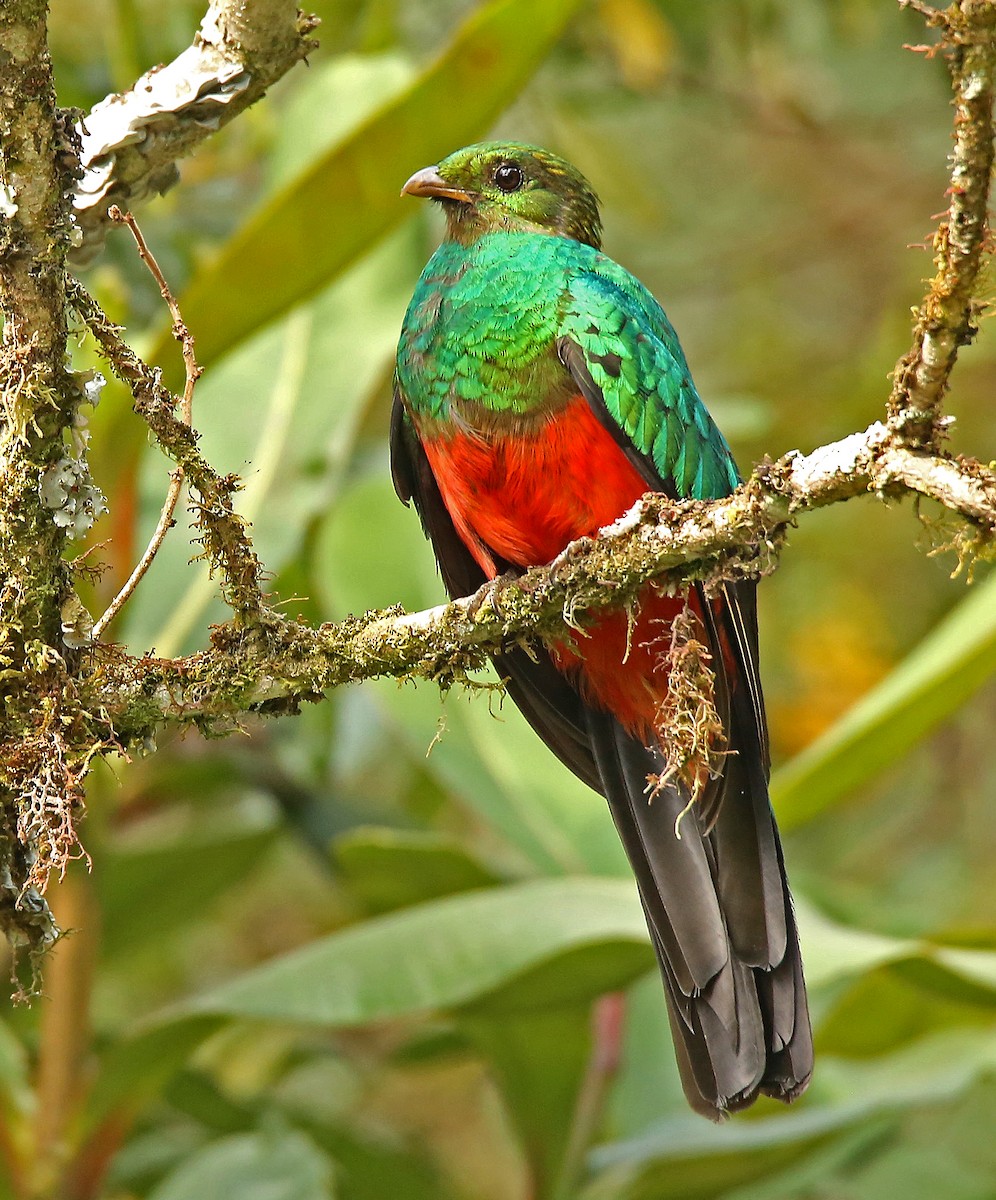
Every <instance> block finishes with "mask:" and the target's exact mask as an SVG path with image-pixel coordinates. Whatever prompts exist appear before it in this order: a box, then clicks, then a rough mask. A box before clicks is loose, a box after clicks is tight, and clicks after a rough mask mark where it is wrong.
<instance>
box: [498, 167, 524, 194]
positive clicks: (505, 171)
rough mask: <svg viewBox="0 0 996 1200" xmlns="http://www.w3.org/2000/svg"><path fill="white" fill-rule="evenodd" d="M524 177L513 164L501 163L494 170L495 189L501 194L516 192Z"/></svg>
mask: <svg viewBox="0 0 996 1200" xmlns="http://www.w3.org/2000/svg"><path fill="white" fill-rule="evenodd" d="M524 178H525V176H524V175H523V174H522V171H521V170H520V169H519V168H518V167H517V166H516V165H515V163H508V162H506V163H501V164H500V165H499V166H498V167H496V168H495V187H496V188H499V189H500V190H501V191H503V192H517V191H518V190H519V188H520V187H522V183H523V180H524Z"/></svg>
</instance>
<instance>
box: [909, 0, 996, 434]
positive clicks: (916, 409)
mask: <svg viewBox="0 0 996 1200" xmlns="http://www.w3.org/2000/svg"><path fill="white" fill-rule="evenodd" d="M900 4H901V5H902V6H903V7H915V8H917V10H918V11H919V12H921V13H923V14H924V15H925V16H926V19H927V22H928V24H930V25H934V26H937V27H939V28H940V29H941V30H942V33H943V40H942V42H941V48H942V49H944V50H945V52H946V53H947V54H948V57H949V62H950V67H951V76H952V84H953V90H954V107H955V118H954V150H953V152H952V155H951V167H952V169H951V183H950V186H949V188H948V195H949V196H950V197H951V200H950V205H949V207H948V212H947V215H946V217H945V218H944V220H942V221H941V223H940V224H939V225H938V227H937V231H936V233H935V234H934V268H935V274H934V278H933V279H932V280H931V283H930V289H929V291H928V292H927V295H926V296H925V297H924V299H923V302H922V303H921V305H920V307H919V309H918V310H917V313H916V319H915V324H914V329H913V345H912V346H911V347H910V349H909V351H908V352H907V353H906V354H905V355H904V356H903V357H902V358H901V359H900V360H899V362H898V363H897V365H896V370H895V375H894V385H893V389H892V395H891V397H890V398H889V420H890V424H891V425H892V427H893V428H894V429H896V430H897V431H899V432H901V433H902V434H903V436H904V438H905V439H906V440H907V441H908V442H909V443H910V444H913V445H923V446H928V447H933V448H936V447H937V445H938V444H939V442H940V440H941V438H942V436H943V432H944V424H943V421H942V420H941V419H940V406H941V401H942V400H943V398H944V394H945V392H946V391H947V388H948V380H949V378H950V375H951V370H952V368H953V367H954V364H955V359H956V358H957V355H958V348H959V347H960V346H965V345H967V344H968V343H969V342H971V341H972V339H973V338H974V337H975V334H976V333H977V331H978V319H979V317H980V315H981V313H982V311H983V309H984V308H985V307H986V306H985V304H984V303H982V302H980V301H978V300H976V299H975V297H974V293H975V286H976V281H977V279H978V275H979V268H980V266H981V264H982V261H983V257H984V255H985V253H987V252H990V251H991V250H992V247H991V245H990V242H989V188H990V179H991V176H992V168H993V90H994V61H996V49H994V38H996V5H994V4H993V3H992V0H959V2H958V3H956V4H952V5H951V7H950V8H948V9H945V10H943V11H940V10H935V9H927V8H925V7H923V6H920V5H916V4H913V3H912V0H900Z"/></svg>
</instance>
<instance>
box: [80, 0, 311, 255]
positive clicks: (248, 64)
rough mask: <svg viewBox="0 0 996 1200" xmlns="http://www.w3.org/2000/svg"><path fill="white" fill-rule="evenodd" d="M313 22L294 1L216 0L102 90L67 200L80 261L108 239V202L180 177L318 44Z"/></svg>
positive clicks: (134, 198) (136, 196)
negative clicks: (156, 62) (186, 36)
mask: <svg viewBox="0 0 996 1200" xmlns="http://www.w3.org/2000/svg"><path fill="white" fill-rule="evenodd" d="M317 25H318V21H317V19H316V18H315V17H311V16H307V15H305V14H304V13H302V12H301V11H300V10H299V9H298V8H297V5H296V4H295V3H294V0H253V3H252V4H246V3H244V0H212V3H211V5H210V7H209V8H208V11H207V14H206V15H205V17H204V20H203V21H202V22H201V27H200V30H199V31H198V33H197V35H196V37H195V38H194V41H193V44H192V45H191V46H190V47H189V48H188V49H186V50H184V52H183V53H182V54H181V55H180V56H179V57H178V58H175V59H174V60H173V62H171V63H169V64H168V65H167V66H158V67H153V68H152V70H151V71H147V72H146V74H145V75H143V76H142V78H141V79H139V80H138V82H137V83H136V84H135V86H134V87H133V88H132V89H131V90H130V91H128V92H123V93H121V94H120V95H112V96H108V97H107V98H106V99H105V100H101V102H100V103H99V104H97V105H95V106H94V108H93V109H92V110H91V111H90V112H89V113H88V114H87V116H86V117H85V118H84V120H83V122H82V124H81V132H82V135H83V137H82V155H81V158H82V166H83V171H84V174H83V177H82V179H81V180H80V182H79V184H78V185H77V188H76V198H75V200H74V203H73V206H74V209H75V212H76V220H77V223H78V225H79V227H80V230H81V231H82V240H81V242H80V244H79V245H78V246H77V247H76V248H75V249H74V251H73V255H72V257H73V261H74V263H76V265H78V266H84V265H86V263H88V262H90V261H91V260H92V259H93V258H94V257H95V256H96V255H97V254H98V253H99V251H100V249H101V247H102V246H103V244H104V237H105V235H106V233H107V229H108V227H109V225H110V223H111V221H110V218H109V217H108V215H107V210H108V208H109V207H110V206H111V205H112V204H117V205H118V206H120V207H121V208H122V209H126V210H127V209H129V208H134V207H136V206H137V205H138V204H139V203H140V202H141V201H142V200H144V199H146V198H147V197H148V196H150V195H154V194H162V193H163V192H165V191H167V190H168V189H169V188H171V187H172V186H173V185H174V184H175V183H176V181H177V180H178V179H179V172H178V170H177V167H176V162H177V159H180V158H182V157H183V156H184V155H187V154H190V153H191V152H192V151H193V150H195V149H196V148H197V146H199V145H200V143H201V142H203V141H204V139H205V138H207V137H209V136H210V135H211V134H213V133H215V132H216V131H217V130H218V129H220V128H221V127H222V126H223V125H227V124H228V122H229V121H231V120H232V119H233V118H234V117H236V116H238V115H239V113H241V112H243V111H244V110H245V109H247V108H248V107H249V105H250V104H255V102H256V101H257V100H259V99H260V98H261V97H262V96H263V95H264V93H265V92H266V91H267V89H268V88H269V87H271V86H272V85H273V84H274V83H275V82H276V81H277V80H278V79H280V78H281V77H282V76H283V75H285V74H286V73H287V72H288V71H289V70H290V69H291V68H292V67H293V66H294V65H295V64H296V63H298V62H300V61H301V60H302V59H303V58H305V57H306V56H307V55H308V54H310V53H311V52H312V50H314V49H315V47H316V46H317V45H318V43H317V42H316V41H314V39H313V38H312V37H311V36H310V35H311V34H312V32H313V31H314V30H315V28H316V27H317Z"/></svg>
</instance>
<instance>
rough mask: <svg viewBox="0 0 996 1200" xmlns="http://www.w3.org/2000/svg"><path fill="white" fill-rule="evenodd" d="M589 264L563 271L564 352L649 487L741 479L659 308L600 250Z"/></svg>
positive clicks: (708, 494) (693, 493)
mask: <svg viewBox="0 0 996 1200" xmlns="http://www.w3.org/2000/svg"><path fill="white" fill-rule="evenodd" d="M592 266H593V267H594V268H595V269H591V270H586V271H578V272H573V273H571V274H570V275H569V277H568V283H567V288H566V290H565V292H564V295H563V300H562V303H563V314H562V318H561V323H560V328H559V331H558V332H559V336H558V340H557V349H558V352H559V354H560V357H561V360H562V361H563V363H564V365H565V366H566V367H567V369H568V370H569V371H570V373H571V375H572V376H573V377H574V379H575V381H576V383H577V385H578V387H579V388H580V389H581V391H582V393H583V394H584V396H585V398H586V399H587V401H588V403H589V404H590V405H591V406H592V408H593V410H594V411H595V413H596V415H597V416H598V418H599V420H600V421H601V422H602V424H603V425H605V427H606V428H607V429H608V430H609V431H610V432H611V433H612V435H613V436H614V437H615V438H616V440H617V441H618V442H619V445H620V446H621V447H622V449H623V450H624V451H625V452H626V454H627V455H628V456H629V458H630V459H631V460H632V461H633V462H634V463H635V465H636V466H637V468H638V469H639V470H640V472H641V474H642V475H643V477H644V478H645V479H646V480H647V484H648V487H652V488H653V489H654V490H657V491H664V492H666V493H667V494H668V495H671V496H675V497H691V498H694V499H697V500H710V499H715V498H717V497H719V496H726V495H728V494H729V493H730V492H731V491H733V489H734V488H735V487H736V486H737V484H738V483H739V482H740V476H739V474H738V472H737V468H736V464H735V463H734V461H733V455H732V454H731V453H730V448H729V446H728V445H727V444H726V439H725V438H724V437H723V435H722V434H721V433H720V432H719V430H718V429H717V427H716V424H715V422H714V421H713V419H712V417H711V416H710V415H709V412H708V410H707V409H706V406H705V405H704V404H703V403H702V401H701V400H700V399H699V394H698V392H696V390H695V385H694V384H693V383H692V377H691V374H690V373H689V370H688V364H687V363H686V362H685V356H684V354H683V353H682V350H681V346H680V344H679V342H678V336H677V334H676V333H675V332H674V330H673V329H672V328H671V324H670V322H669V321H668V319H667V317H666V316H665V315H664V311H663V309H662V308H661V307H660V305H659V304H658V303H657V301H656V300H655V299H654V298H653V296H651V295H650V293H649V292H648V291H647V290H646V288H645V287H644V286H643V285H642V284H641V283H639V282H638V281H637V280H636V279H634V278H633V276H632V275H630V274H629V273H628V272H626V271H625V270H623V268H622V267H619V266H617V265H616V264H615V263H613V262H612V261H611V260H609V259H606V258H604V257H603V256H601V255H599V256H597V258H596V259H595V260H594V261H593V264H592Z"/></svg>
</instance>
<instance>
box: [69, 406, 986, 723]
mask: <svg viewBox="0 0 996 1200" xmlns="http://www.w3.org/2000/svg"><path fill="white" fill-rule="evenodd" d="M867 492H871V493H874V494H878V495H880V496H899V495H902V494H904V493H913V494H916V495H921V496H925V497H930V498H932V499H935V500H939V501H940V502H941V503H943V504H945V505H946V506H947V507H948V508H949V509H950V510H951V511H952V512H954V513H957V514H958V515H959V516H960V517H962V518H964V520H965V521H966V522H967V523H968V527H969V529H970V530H971V534H970V535H969V537H968V540H969V542H970V543H971V546H979V547H989V546H990V545H991V543H992V540H993V538H994V536H996V473H994V472H993V471H991V470H988V469H987V468H983V467H981V466H980V465H979V464H977V463H973V462H970V461H965V462H959V461H956V460H954V459H951V458H945V457H939V456H935V455H930V454H927V453H926V452H924V451H919V450H911V449H909V448H907V447H904V446H902V445H900V444H898V443H897V439H896V436H895V434H894V433H892V432H891V431H890V430H889V429H888V428H887V427H886V426H885V425H883V424H879V423H876V424H875V425H872V426H871V427H870V428H869V429H867V430H866V431H865V432H864V433H861V434H852V435H851V436H850V437H847V438H844V439H843V440H842V441H839V442H835V443H833V444H832V445H829V446H824V447H821V448H820V449H819V450H817V451H814V452H813V453H812V454H809V455H805V456H804V455H800V454H798V453H796V452H793V453H791V454H788V455H786V456H785V457H784V458H782V459H779V460H778V461H777V462H774V463H765V464H763V465H762V466H761V467H759V468H758V470H757V471H756V472H755V473H754V475H753V476H752V477H751V478H750V479H749V480H748V481H747V483H745V484H744V485H743V486H742V487H741V488H739V489H738V490H737V491H736V492H735V493H734V494H733V495H732V496H730V497H727V498H726V499H723V500H717V501H711V502H705V501H685V502H680V503H675V502H673V501H670V500H668V499H667V498H665V497H663V496H660V495H654V494H652V495H648V496H645V497H644V498H643V499H642V500H641V501H639V502H638V503H637V504H636V505H634V506H633V508H632V509H631V510H630V511H629V513H627V514H626V515H625V516H624V517H622V518H621V519H620V520H619V521H617V522H615V523H614V524H613V525H611V526H609V527H608V528H607V529H604V530H602V531H601V533H600V534H599V536H598V538H596V539H592V540H582V541H580V542H575V543H573V544H572V545H571V546H569V547H568V548H567V549H566V550H565V551H564V553H563V554H562V555H560V557H559V558H558V559H557V560H556V561H555V562H554V563H552V564H551V565H550V566H548V567H536V568H533V569H532V570H530V571H527V572H526V573H525V574H524V575H523V576H522V577H521V579H519V580H517V581H515V582H512V583H507V584H504V585H502V586H500V587H498V588H495V587H492V586H491V585H488V586H487V587H486V588H485V589H482V592H481V593H479V594H478V595H477V596H475V597H468V598H465V599H462V600H457V601H454V602H453V603H451V604H445V605H439V606H438V607H436V608H432V609H428V610H426V611H424V612H417V613H405V612H402V611H400V610H389V611H387V612H369V613H366V614H365V615H364V616H363V617H361V618H358V619H357V618H351V619H349V620H346V621H343V622H341V623H339V624H335V625H324V626H322V627H321V628H319V629H312V628H310V627H308V626H305V625H302V624H298V623H295V622H293V621H288V620H286V619H284V618H282V617H280V616H279V615H278V614H276V613H274V612H273V611H272V610H270V612H269V620H268V622H267V625H266V634H267V636H266V638H265V643H264V644H261V643H260V641H259V640H258V639H255V640H252V641H247V639H246V634H245V631H244V630H240V629H238V628H236V627H235V626H234V625H231V626H222V627H220V628H219V629H217V630H216V631H215V633H214V636H213V638H212V643H213V646H212V649H211V650H208V651H205V652H204V653H202V654H197V655H194V656H192V657H190V658H185V659H176V660H173V659H154V658H143V659H138V660H136V659H132V658H129V657H128V656H126V655H123V654H121V652H120V651H116V650H115V651H112V652H110V653H109V657H107V658H102V660H101V662H100V666H99V667H98V668H97V669H96V671H95V674H94V676H93V680H94V682H96V683H98V684H99V688H100V695H101V702H102V703H103V704H105V705H106V706H108V713H109V716H110V717H111V719H112V721H113V723H114V726H115V728H116V729H117V730H118V732H119V734H121V735H122V736H125V737H129V738H133V737H138V736H147V735H148V733H149V732H150V731H151V728H152V727H153V726H154V725H155V723H157V722H159V721H162V720H171V721H175V722H179V723H181V724H196V725H201V726H204V725H208V726H213V725H214V724H215V723H216V722H218V721H221V722H225V721H228V722H230V721H231V720H232V717H233V715H234V714H236V713H238V712H247V711H252V710H257V711H263V712H278V711H282V710H286V709H287V708H288V707H291V708H292V707H293V706H294V704H295V703H296V702H297V701H298V700H301V699H314V698H316V697H317V696H318V695H319V694H320V693H322V692H325V691H328V690H330V689H332V688H336V687H341V686H342V685H343V684H346V683H358V682H361V681H363V680H367V679H372V678H376V677H378V676H393V677H396V678H416V677H418V678H424V679H431V680H435V681H436V682H437V683H440V684H442V685H444V686H449V685H450V684H452V683H454V682H458V681H463V680H465V679H466V675H467V672H469V671H472V670H475V669H477V668H480V667H482V666H484V665H485V664H486V663H487V661H488V655H489V654H490V653H492V652H494V651H496V650H500V649H502V648H503V647H505V646H507V645H508V644H509V643H512V642H523V641H535V640H536V639H537V638H542V637H543V636H555V635H557V634H561V635H562V633H563V627H564V622H565V621H567V622H568V623H569V624H576V623H577V622H578V621H579V619H580V617H581V614H587V613H589V612H596V611H598V610H600V609H603V608H606V607H620V606H622V605H624V604H626V603H628V602H630V601H632V600H634V599H635V598H636V596H637V594H638V592H639V591H640V590H641V588H642V587H643V586H644V585H645V583H646V582H647V580H657V581H658V582H659V583H660V584H661V586H665V587H672V588H679V587H686V586H687V584H688V582H689V581H691V580H693V579H701V580H704V581H705V582H706V584H707V586H708V585H709V584H716V583H718V582H719V581H720V580H723V579H730V578H738V577H743V576H756V575H758V574H764V573H767V572H768V571H770V570H772V569H774V566H775V563H776V559H777V555H778V552H779V550H780V548H781V546H782V544H783V543H784V540H785V538H786V536H787V534H788V531H789V529H790V528H791V527H792V525H793V524H794V520H795V518H796V517H797V516H798V514H800V513H801V512H804V511H809V510H811V509H816V508H825V507H827V506H828V505H830V504H835V503H839V502H841V501H844V500H849V499H851V498H853V497H854V496H857V495H861V494H862V493H867ZM971 546H966V547H965V548H964V549H965V550H966V552H970V550H971Z"/></svg>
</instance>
